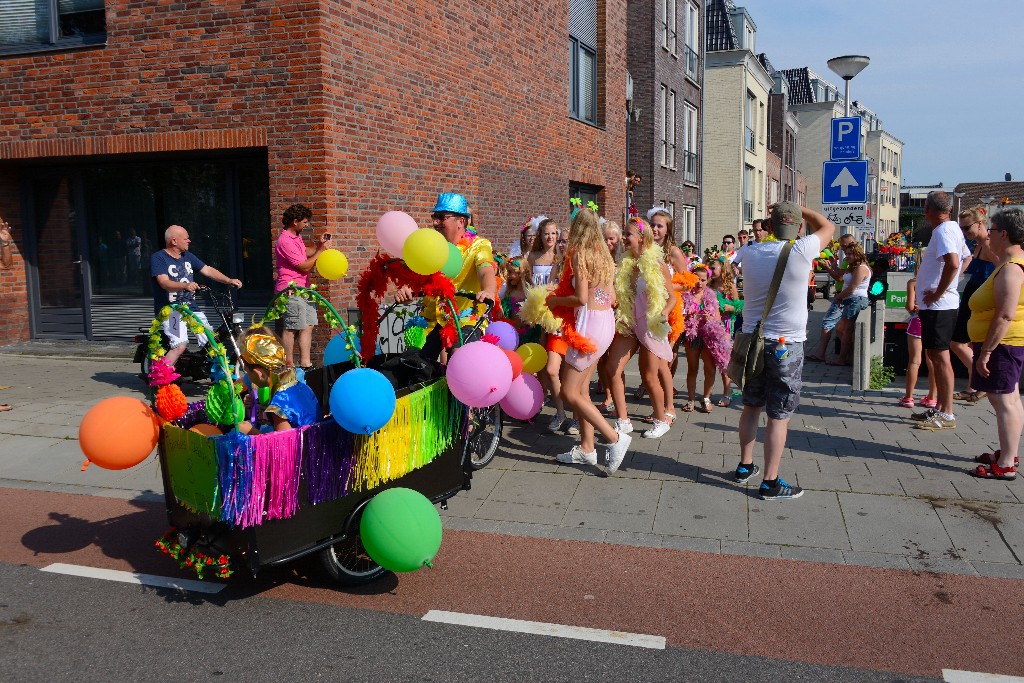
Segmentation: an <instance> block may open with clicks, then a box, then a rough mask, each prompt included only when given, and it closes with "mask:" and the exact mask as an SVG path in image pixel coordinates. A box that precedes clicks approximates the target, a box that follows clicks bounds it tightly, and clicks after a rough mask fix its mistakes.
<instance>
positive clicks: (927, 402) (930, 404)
mask: <svg viewBox="0 0 1024 683" xmlns="http://www.w3.org/2000/svg"><path fill="white" fill-rule="evenodd" d="M921 405H922V406H924V407H925V408H938V407H939V402H938V401H933V400H932V399H930V398H927V397H926V398H922V399H921Z"/></svg>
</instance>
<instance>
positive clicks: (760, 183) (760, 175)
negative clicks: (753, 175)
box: [757, 171, 764, 213]
mask: <svg viewBox="0 0 1024 683" xmlns="http://www.w3.org/2000/svg"><path fill="white" fill-rule="evenodd" d="M757 212H758V213H764V171H758V172H757Z"/></svg>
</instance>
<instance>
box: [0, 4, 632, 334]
mask: <svg viewBox="0 0 1024 683" xmlns="http://www.w3.org/2000/svg"><path fill="white" fill-rule="evenodd" d="M106 8H107V10H106V11H107V15H106V16H107V34H108V36H107V37H108V44H107V45H106V46H105V47H102V48H93V49H87V50H79V51H73V52H64V53H51V54H37V55H24V56H18V57H7V58H3V59H2V60H0V61H2V68H3V70H4V72H5V76H4V78H5V82H4V91H5V95H6V96H7V97H5V99H4V101H3V102H0V167H2V168H4V169H6V170H5V171H4V172H2V173H0V210H8V211H9V212H11V213H12V214H13V213H16V211H14V210H13V209H14V207H16V206H17V203H16V199H17V193H18V188H17V179H16V176H15V173H14V171H13V170H10V169H11V163H12V162H13V161H18V160H22V159H28V158H32V159H40V158H54V159H59V158H64V157H67V156H70V155H76V156H77V155H83V156H88V155H92V154H125V153H142V152H165V151H181V150H203V149H224V148H237V147H266V149H267V151H268V164H269V172H270V208H271V214H272V216H271V225H272V226H273V237H274V238H275V239H276V236H277V230H278V227H279V226H280V214H281V211H283V209H284V208H285V207H287V206H288V205H290V204H292V203H295V202H302V203H305V204H307V205H308V206H310V208H311V209H312V210H313V212H314V214H315V219H314V223H315V224H316V226H317V227H319V226H328V227H329V228H330V230H331V231H332V232H333V233H334V234H335V235H336V238H337V239H336V241H337V242H338V246H339V247H340V248H341V249H342V250H343V251H345V252H346V253H347V255H348V257H349V260H350V273H352V274H353V277H349V278H346V279H344V280H342V281H339V282H336V283H323V282H321V283H320V284H321V286H322V287H323V289H324V291H326V292H327V293H328V294H329V295H330V297H331V298H332V300H333V301H334V303H335V304H336V305H337V306H338V307H339V308H345V307H346V306H348V305H349V303H350V302H351V301H352V298H353V295H354V292H353V285H354V282H355V277H354V276H355V275H356V274H357V273H358V272H360V271H361V270H362V268H363V267H364V266H365V264H366V263H367V262H368V260H369V258H370V257H371V256H372V254H373V253H374V252H375V251H376V241H375V237H374V226H375V225H376V220H377V218H378V217H379V216H380V215H381V214H382V213H384V212H385V211H388V210H391V209H400V210H405V211H407V212H409V213H411V214H412V215H413V216H415V217H416V218H417V219H418V220H419V221H420V224H421V226H424V227H425V226H427V225H428V222H429V221H428V218H427V217H428V215H429V212H430V209H431V208H432V207H433V202H434V199H435V198H436V195H437V193H438V192H441V191H458V192H462V193H464V194H465V195H466V196H467V197H468V198H469V200H470V203H471V206H472V208H473V210H474V211H475V214H476V216H475V218H476V221H475V222H476V224H477V226H478V228H479V229H480V232H481V233H482V234H484V235H485V236H488V237H491V238H492V241H494V243H495V244H496V246H498V247H500V248H502V249H504V248H505V247H507V245H508V244H509V243H511V241H512V239H513V237H514V235H515V234H516V231H517V229H518V226H520V225H522V223H523V221H524V220H525V219H526V218H528V217H529V216H532V215H534V214H536V213H540V212H544V213H547V214H548V215H550V216H552V217H555V218H558V219H559V220H561V221H567V220H568V208H567V207H568V203H567V196H568V189H569V183H570V182H572V181H577V182H584V183H589V184H593V185H598V186H613V187H615V188H618V187H619V186H620V185H621V182H622V175H623V169H624V160H625V122H624V120H623V118H624V117H623V116H622V115H621V113H622V106H623V101H624V98H625V69H626V64H625V47H626V45H625V32H624V31H621V30H619V28H618V27H622V26H625V25H626V0H599V2H598V10H599V16H600V20H599V26H604V27H608V29H610V30H602V31H601V35H600V36H599V47H600V48H601V53H600V55H599V62H600V64H599V76H600V77H601V79H602V85H601V87H600V88H599V104H600V111H599V125H598V126H591V125H587V124H584V123H581V122H579V121H575V120H573V119H571V118H570V117H569V116H568V115H567V110H568V106H567V100H566V93H567V92H568V81H569V66H568V64H567V60H566V50H565V49H564V47H565V45H566V42H567V40H568V3H567V2H564V0H562V1H561V2H556V1H554V0H544V1H542V2H513V3H507V2H498V1H497V0H447V1H446V2H443V3H437V2H430V1H428V0H420V1H415V0H406V1H404V2H393V3H387V4H386V5H381V4H379V3H375V2H369V1H352V2H348V1H344V2H343V1H342V0H307V1H305V2H303V1H297V0H289V1H288V2H279V1H276V0H274V1H271V0H254V1H250V2H246V3H226V2H214V3H180V2H178V3H170V4H166V3H164V4H160V5H158V6H154V5H152V3H150V2H145V1H143V0H107V2H106ZM523 27H529V31H528V32H524V30H523ZM5 197H6V198H9V199H8V200H7V201H9V203H8V204H5V203H4V202H5ZM7 207H11V208H7ZM622 210H623V198H622V197H621V193H619V192H608V193H604V197H603V198H602V211H603V213H605V214H606V215H609V216H617V215H619V214H621V212H622ZM186 227H187V226H186ZM18 273H21V275H19V274H18ZM3 277H4V279H2V280H0V283H3V286H5V287H6V286H8V284H7V283H8V281H9V280H10V281H11V283H12V284H11V285H10V286H19V287H21V289H22V291H23V290H24V275H23V271H20V270H16V271H15V272H14V274H13V275H4V276H3ZM18 283H21V284H18ZM22 310H23V311H24V316H27V306H26V307H24V308H23V309H22ZM16 316H17V314H16ZM3 324H4V325H5V326H7V325H21V324H22V322H18V323H7V322H5V323H3ZM26 324H27V323H26ZM4 329H6V327H0V330H4Z"/></svg>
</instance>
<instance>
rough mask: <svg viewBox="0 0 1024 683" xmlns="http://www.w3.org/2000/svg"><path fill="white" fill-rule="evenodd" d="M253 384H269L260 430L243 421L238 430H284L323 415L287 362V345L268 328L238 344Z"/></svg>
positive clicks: (310, 391)
mask: <svg viewBox="0 0 1024 683" xmlns="http://www.w3.org/2000/svg"><path fill="white" fill-rule="evenodd" d="M239 347H240V349H241V353H242V360H243V361H244V362H245V367H246V371H247V373H248V375H249V381H250V382H251V383H252V386H253V387H257V388H259V387H270V403H268V404H267V406H266V407H265V408H263V409H262V416H263V417H264V419H265V423H264V427H263V428H262V429H261V428H260V427H258V426H257V425H254V424H253V423H252V422H242V423H241V424H239V425H238V431H240V432H242V433H243V434H248V433H250V432H254V431H278V432H279V431H283V430H285V429H292V428H293V427H302V426H304V425H310V424H313V423H314V422H316V421H317V420H319V419H320V418H321V417H322V414H321V411H320V402H319V401H318V400H317V397H316V394H314V393H313V390H312V389H310V388H309V387H308V386H306V385H305V384H303V383H302V382H299V381H298V380H297V379H296V378H295V368H293V367H291V366H290V365H288V364H287V362H286V361H285V351H284V345H282V344H281V342H280V341H278V340H277V337H275V336H274V335H272V334H270V333H269V331H267V330H265V329H264V330H260V329H257V330H250V331H249V332H247V333H246V334H245V335H243V336H242V340H241V342H240V344H239ZM250 396H252V394H250Z"/></svg>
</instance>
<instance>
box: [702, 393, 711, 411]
mask: <svg viewBox="0 0 1024 683" xmlns="http://www.w3.org/2000/svg"><path fill="white" fill-rule="evenodd" d="M700 405H701V408H702V410H701V412H702V413H710V412H711V411H712V410H714V408H712V407H711V399H710V398H709V397H707V396H705V397H704V398H702V399H701V400H700Z"/></svg>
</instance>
